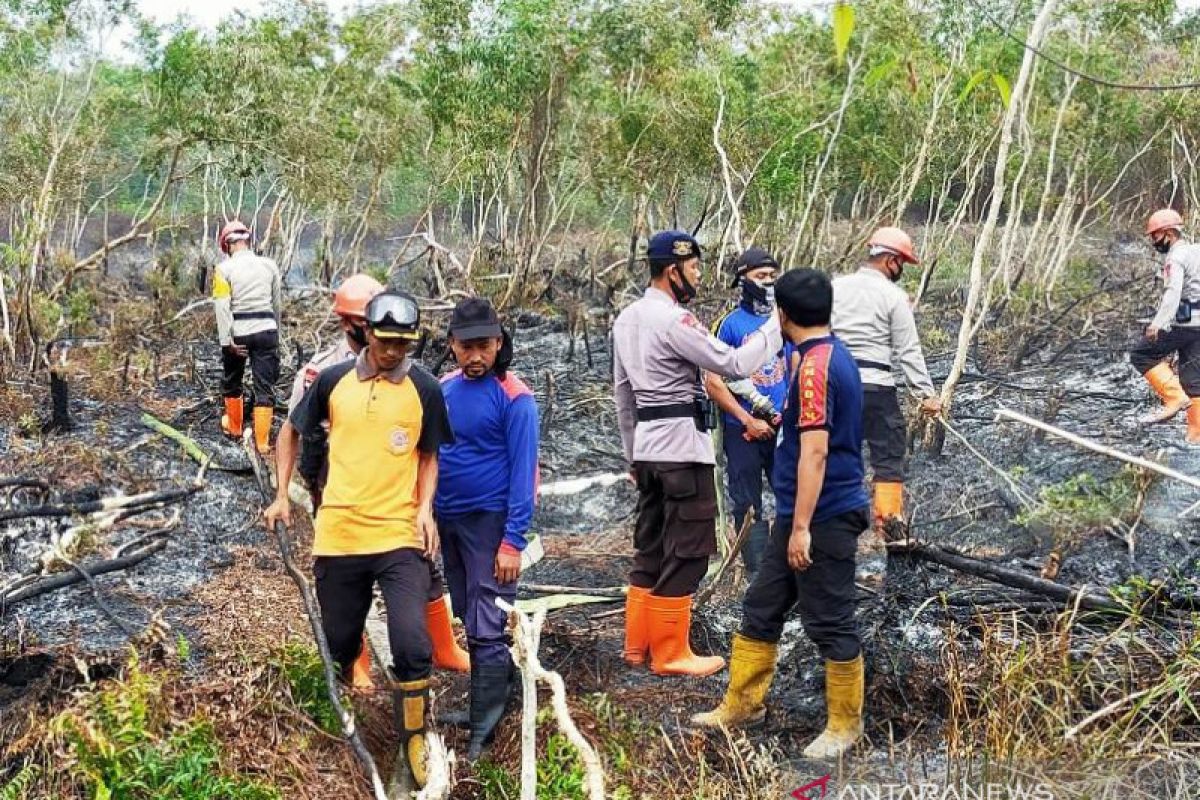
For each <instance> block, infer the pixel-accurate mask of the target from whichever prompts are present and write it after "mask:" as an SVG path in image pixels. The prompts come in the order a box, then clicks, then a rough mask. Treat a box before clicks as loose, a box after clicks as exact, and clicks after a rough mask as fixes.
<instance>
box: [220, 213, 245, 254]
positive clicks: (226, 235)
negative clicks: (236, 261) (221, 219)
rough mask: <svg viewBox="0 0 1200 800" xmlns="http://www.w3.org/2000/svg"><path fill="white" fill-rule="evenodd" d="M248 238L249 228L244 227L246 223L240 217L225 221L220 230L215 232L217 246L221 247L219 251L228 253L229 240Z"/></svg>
mask: <svg viewBox="0 0 1200 800" xmlns="http://www.w3.org/2000/svg"><path fill="white" fill-rule="evenodd" d="M249 238H250V229H249V228H247V227H246V223H244V222H242V221H241V220H240V219H235V220H233V221H232V222H226V223H225V227H224V228H221V232H220V233H219V234H217V246H218V247H220V248H221V252H222V253H225V254H226V255H228V254H229V241H230V240H231V239H232V240H234V241H244V240H246V239H249Z"/></svg>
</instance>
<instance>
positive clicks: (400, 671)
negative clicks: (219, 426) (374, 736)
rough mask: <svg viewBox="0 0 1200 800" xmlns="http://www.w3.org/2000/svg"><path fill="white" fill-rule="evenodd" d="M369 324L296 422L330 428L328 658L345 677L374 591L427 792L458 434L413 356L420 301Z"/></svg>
mask: <svg viewBox="0 0 1200 800" xmlns="http://www.w3.org/2000/svg"><path fill="white" fill-rule="evenodd" d="M366 321H367V328H368V332H367V341H368V344H367V347H366V348H365V349H364V350H363V351H362V352H360V353H359V355H358V357H357V358H356V359H354V360H351V361H345V362H343V363H341V364H335V365H333V366H331V367H328V368H327V369H325V370H324V371H322V372H321V374H320V375H318V376H317V379H316V381H315V382H314V383H313V385H312V386H311V387H310V388H309V390H308V392H307V393H305V395H304V399H303V400H301V402H300V405H299V406H297V407H296V410H295V411H293V412H292V416H291V423H292V425H293V426H294V427H295V429H296V431H297V432H298V433H299V434H300V435H301V436H305V435H309V434H314V433H316V432H317V431H318V430H319V429H320V428H321V427H322V425H323V424H325V423H328V425H329V434H328V437H329V438H328V441H329V477H328V479H327V481H326V483H325V491H324V495H323V497H322V502H321V508H320V510H319V511H318V512H317V519H316V525H315V527H316V535H315V538H314V540H313V556H315V559H314V563H313V573H314V575H315V577H316V583H317V599H318V601H319V602H320V604H321V618H322V623H323V627H324V630H325V636H326V638H327V639H328V640H329V649H330V651H331V652H332V654H333V657H334V659H335V660H336V661H337V662H338V664H339V666H340V667H341V669H342V671H343V675H345V674H347V673H348V671H349V669H350V667H351V665H352V664H353V662H354V660H355V658H356V657H357V656H358V652H359V648H360V647H361V646H362V633H363V626H364V624H365V622H366V619H367V612H368V611H369V610H370V607H371V591H372V587H373V585H374V584H375V583H378V584H379V588H380V591H381V593H382V594H383V600H384V604H385V605H386V607H387V625H388V642H389V644H390V646H391V655H392V669H391V673H392V675H391V676H390V677H391V678H392V691H393V699H394V702H395V715H396V727H397V729H398V730H399V732H400V736H401V741H402V743H403V744H404V747H405V752H406V754H407V756H408V762H409V768H410V769H411V771H412V775H413V778H414V779H415V781H416V783H417V784H418V785H423V784H424V777H425V776H424V761H425V757H424V747H425V740H424V735H423V734H424V730H425V709H426V707H427V705H428V694H429V674H430V671H431V670H432V655H433V651H432V644H431V642H430V638H429V632H428V630H427V629H426V626H425V603H426V597H427V595H428V593H429V582H430V570H429V562H428V559H431V558H434V557H435V556H436V555H437V551H438V533H437V525H436V523H435V522H434V516H433V499H434V493H435V490H436V488H437V473H438V465H437V456H438V448H439V447H440V446H441V445H443V444H449V443H451V442H453V441H454V434H453V432H452V431H451V429H450V423H449V419H448V417H447V414H446V403H445V400H444V399H443V397H442V390H441V387H440V385H439V384H438V381H437V379H435V378H434V377H433V376H432V375H430V374H429V373H428V372H426V371H425V370H424V369H423V368H422V367H421V366H419V365H418V364H416V363H415V362H414V361H413V360H412V359H411V358H410V357H409V356H408V348H409V346H410V345H411V343H412V342H413V341H414V340H416V339H417V338H418V336H419V329H420V322H421V320H420V310H419V308H418V306H417V303H416V301H415V300H414V299H413V298H412V297H411V296H409V295H407V294H404V293H402V292H394V291H388V292H383V293H381V294H379V295H376V296H375V297H374V298H373V299H372V300H371V302H370V303H368V304H367V309H366ZM286 466H287V465H286V464H283V463H281V464H280V472H279V483H278V485H279V486H280V487H284V488H283V489H282V490H281V491H280V492H279V493H278V494H277V495H276V499H275V502H274V503H272V504H271V507H270V508H268V509H267V511H266V515H265V516H266V520H267V524H268V525H274V523H275V522H276V521H277V520H278V521H283V522H284V523H285V524H286V523H288V522H289V521H290V516H291V513H290V507H289V503H288V498H287V493H286V487H287V485H288V483H289V481H290V480H291V474H290V468H288V469H285V467H286ZM285 472H286V473H287V474H285Z"/></svg>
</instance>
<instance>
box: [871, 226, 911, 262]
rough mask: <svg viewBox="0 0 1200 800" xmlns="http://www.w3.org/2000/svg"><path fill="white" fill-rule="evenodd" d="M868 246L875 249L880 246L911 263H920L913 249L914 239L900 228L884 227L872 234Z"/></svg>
mask: <svg viewBox="0 0 1200 800" xmlns="http://www.w3.org/2000/svg"><path fill="white" fill-rule="evenodd" d="M867 247H869V248H871V249H872V250H874V249H875V248H877V247H878V248H880V249H882V250H887V251H888V252H890V253H895V254H896V255H898V256H900V258H901V259H903V260H904V261H906V262H908V263H909V264H920V263H921V262H920V261H918V260H917V256H916V253H915V251H914V249H913V240H912V239H911V238H910V237H909V235H908V234H907V233H905V232H904V231H902V230H900V229H899V228H890V227H884V228H880V229H879V230H877V231H875V233H873V234H871V240H870V241H869V242H867Z"/></svg>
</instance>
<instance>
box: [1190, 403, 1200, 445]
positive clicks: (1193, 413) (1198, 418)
mask: <svg viewBox="0 0 1200 800" xmlns="http://www.w3.org/2000/svg"><path fill="white" fill-rule="evenodd" d="M1187 443H1188V444H1196V445H1200V403H1192V404H1191V405H1190V406H1188V410H1187Z"/></svg>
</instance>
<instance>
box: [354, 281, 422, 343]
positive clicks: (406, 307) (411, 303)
mask: <svg viewBox="0 0 1200 800" xmlns="http://www.w3.org/2000/svg"><path fill="white" fill-rule="evenodd" d="M366 318H367V327H369V328H370V329H371V331H372V332H373V333H374V334H375V335H376V336H378V337H380V338H384V339H386V338H405V339H415V338H417V334H418V329H419V328H420V325H421V309H420V308H419V307H418V306H417V301H416V300H414V299H412V298H411V297H409V296H408V295H405V294H399V293H396V292H384V293H382V294H377V295H375V297H373V298H372V299H371V302H370V303H367V314H366Z"/></svg>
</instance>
